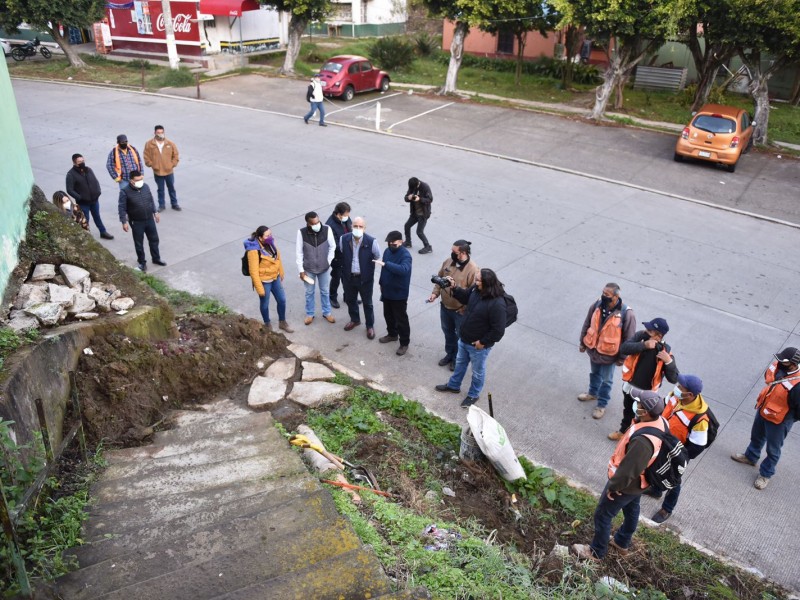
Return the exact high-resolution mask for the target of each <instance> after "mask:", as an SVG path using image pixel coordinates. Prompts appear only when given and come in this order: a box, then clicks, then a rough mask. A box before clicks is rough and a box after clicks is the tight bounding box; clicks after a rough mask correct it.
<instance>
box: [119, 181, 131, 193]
mask: <svg viewBox="0 0 800 600" xmlns="http://www.w3.org/2000/svg"><path fill="white" fill-rule="evenodd" d="M130 184H131V182H130V181H128V180H127V179H121V180H120V182H119V189H121V190H124V189H125V188H126V187H128V186H129V185H130Z"/></svg>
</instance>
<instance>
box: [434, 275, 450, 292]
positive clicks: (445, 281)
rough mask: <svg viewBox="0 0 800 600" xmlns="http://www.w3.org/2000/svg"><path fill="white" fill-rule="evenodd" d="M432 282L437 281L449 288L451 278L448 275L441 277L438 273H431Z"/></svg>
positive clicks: (436, 282) (441, 286)
mask: <svg viewBox="0 0 800 600" xmlns="http://www.w3.org/2000/svg"><path fill="white" fill-rule="evenodd" d="M431 283H435V284H436V285H438V286H439V287H440V288H442V289H447V288H449V287H450V285H451V283H450V280H449V279H447V278H446V277H439V276H438V275H431Z"/></svg>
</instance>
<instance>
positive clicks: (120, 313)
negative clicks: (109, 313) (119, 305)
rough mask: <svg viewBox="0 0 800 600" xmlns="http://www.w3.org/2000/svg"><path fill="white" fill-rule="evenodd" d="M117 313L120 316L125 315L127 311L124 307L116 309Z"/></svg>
mask: <svg viewBox="0 0 800 600" xmlns="http://www.w3.org/2000/svg"><path fill="white" fill-rule="evenodd" d="M117 314H118V315H120V316H122V315H127V314H128V311H127V310H125V309H124V308H123V309H122V310H118V311H117Z"/></svg>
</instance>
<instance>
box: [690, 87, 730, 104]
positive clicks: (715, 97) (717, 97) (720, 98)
mask: <svg viewBox="0 0 800 600" xmlns="http://www.w3.org/2000/svg"><path fill="white" fill-rule="evenodd" d="M696 93H697V84H696V83H690V84H689V85H687V86H686V87H685V88H683V90H682V91H681V92H680V93H679V94H678V102H679V103H680V104H681V105H682V106H687V107H688V106H691V105H692V103H693V102H694V95H695V94H696ZM705 104H728V101H727V99H726V98H725V90H724V89H723V88H722V86H719V85H714V86H711V89H710V90H709V92H708V98H706V101H705Z"/></svg>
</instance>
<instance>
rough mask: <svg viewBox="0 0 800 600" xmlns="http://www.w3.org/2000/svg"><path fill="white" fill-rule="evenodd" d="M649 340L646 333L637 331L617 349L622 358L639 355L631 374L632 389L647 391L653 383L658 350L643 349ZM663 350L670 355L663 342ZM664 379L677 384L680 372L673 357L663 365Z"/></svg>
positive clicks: (668, 348)
mask: <svg viewBox="0 0 800 600" xmlns="http://www.w3.org/2000/svg"><path fill="white" fill-rule="evenodd" d="M649 339H650V335H649V334H648V333H647V332H646V331H637V332H636V333H635V334H634V336H633V337H632V338H631V339H629V340H628V341H627V342H622V345H621V346H620V347H619V353H620V355H622V356H630V355H631V354H639V355H640V356H639V362H637V363H636V370H635V371H634V372H633V378H632V379H631V382H630V383H631V385H632V386H633V387H636V388H639V389H642V390H649V389H650V383H651V382H652V381H653V375H655V372H656V364H657V361H658V360H659V359H658V358H656V354H658V350H656V349H655V348H653V349H652V350H648V349H647V348H645V347H644V343H645V342H646V341H647V340H649ZM664 349H665V350H666V351H667V352H669V353H670V354H671V353H672V348H670V346H669V344H667V343H666V342H664ZM663 372H664V377H666V379H667V381H669V382H670V383H677V382H678V375H679V374H680V372H679V371H678V365H677V364H676V363H675V357H674V356H673V357H672V362H671V363H669V364H668V365H666V364H665V365H664V371H663Z"/></svg>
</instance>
